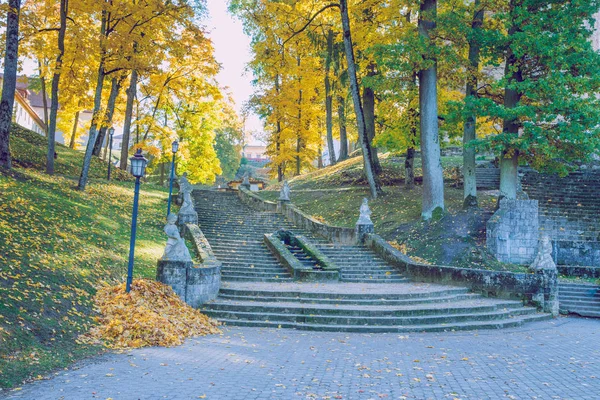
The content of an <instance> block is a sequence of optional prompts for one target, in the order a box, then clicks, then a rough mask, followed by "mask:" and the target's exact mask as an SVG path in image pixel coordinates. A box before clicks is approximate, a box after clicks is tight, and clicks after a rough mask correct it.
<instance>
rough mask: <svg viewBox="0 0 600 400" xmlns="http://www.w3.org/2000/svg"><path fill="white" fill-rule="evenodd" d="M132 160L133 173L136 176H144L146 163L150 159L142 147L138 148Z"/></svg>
mask: <svg viewBox="0 0 600 400" xmlns="http://www.w3.org/2000/svg"><path fill="white" fill-rule="evenodd" d="M129 160H130V161H131V174H132V175H133V176H135V177H136V178H142V177H143V176H144V174H145V173H146V164H148V160H147V159H146V158H145V157H144V156H143V155H142V149H137V151H136V152H135V154H134V156H133V157H131V158H130V159H129Z"/></svg>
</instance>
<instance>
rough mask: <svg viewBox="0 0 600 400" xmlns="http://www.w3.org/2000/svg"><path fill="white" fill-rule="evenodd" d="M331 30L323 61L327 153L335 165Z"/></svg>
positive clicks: (328, 33) (331, 162)
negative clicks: (330, 74)
mask: <svg viewBox="0 0 600 400" xmlns="http://www.w3.org/2000/svg"><path fill="white" fill-rule="evenodd" d="M333 51H334V50H333V30H332V29H329V30H328V32H327V58H326V60H325V114H326V117H325V119H326V121H325V126H326V129H327V149H328V151H329V163H330V164H331V165H335V163H336V162H337V160H336V158H335V148H334V146H333V94H332V90H331V81H330V78H329V73H330V71H331V63H332V59H333Z"/></svg>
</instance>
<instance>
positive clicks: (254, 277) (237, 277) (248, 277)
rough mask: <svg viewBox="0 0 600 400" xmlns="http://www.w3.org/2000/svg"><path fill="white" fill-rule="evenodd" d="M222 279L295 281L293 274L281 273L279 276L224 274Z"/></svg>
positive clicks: (233, 280) (236, 280)
mask: <svg viewBox="0 0 600 400" xmlns="http://www.w3.org/2000/svg"><path fill="white" fill-rule="evenodd" d="M221 279H222V280H223V281H229V282H293V280H292V277H291V276H286V275H284V274H282V275H279V277H278V278H265V277H257V276H245V275H222V276H221Z"/></svg>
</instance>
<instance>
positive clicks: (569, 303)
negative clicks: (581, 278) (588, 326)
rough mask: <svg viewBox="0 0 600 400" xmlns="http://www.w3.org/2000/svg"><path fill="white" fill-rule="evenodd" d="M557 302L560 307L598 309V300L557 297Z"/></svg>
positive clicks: (599, 304)
mask: <svg viewBox="0 0 600 400" xmlns="http://www.w3.org/2000/svg"><path fill="white" fill-rule="evenodd" d="M558 302H559V304H560V307H561V308H568V309H570V308H574V307H585V308H597V309H598V310H599V311H600V300H591V299H576V300H574V299H568V300H566V299H564V298H562V297H559V299H558Z"/></svg>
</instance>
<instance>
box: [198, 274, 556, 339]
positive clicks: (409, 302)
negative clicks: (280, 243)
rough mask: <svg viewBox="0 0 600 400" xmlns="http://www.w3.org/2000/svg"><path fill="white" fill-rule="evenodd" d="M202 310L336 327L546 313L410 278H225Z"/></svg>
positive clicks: (510, 322)
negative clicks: (270, 281) (367, 280)
mask: <svg viewBox="0 0 600 400" xmlns="http://www.w3.org/2000/svg"><path fill="white" fill-rule="evenodd" d="M202 312H203V313H205V314H207V315H209V316H211V317H214V318H217V319H218V320H219V321H222V322H224V323H225V324H227V325H237V326H253V327H271V328H295V329H303V330H316V331H334V332H363V333H372V332H422V331H428V332H436V331H458V330H475V329H498V328H508V327H515V326H520V325H522V324H523V323H525V322H530V321H537V320H544V319H548V318H550V316H549V315H548V314H540V313H537V312H536V310H535V309H534V308H531V307H523V305H522V304H521V302H518V301H509V300H496V299H489V298H484V297H482V296H480V295H477V294H472V293H468V292H467V290H466V289H462V288H456V287H449V286H441V285H427V284H414V283H409V284H407V283H403V284H402V283H400V284H387V285H381V284H353V283H348V284H301V283H292V284H289V283H282V284H281V285H277V286H273V285H269V284H265V283H253V284H247V285H243V284H240V283H233V282H232V283H225V284H224V285H223V287H222V288H221V291H220V295H219V298H218V299H217V300H215V301H213V302H211V303H209V304H206V305H205V306H204V307H203V309H202Z"/></svg>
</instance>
